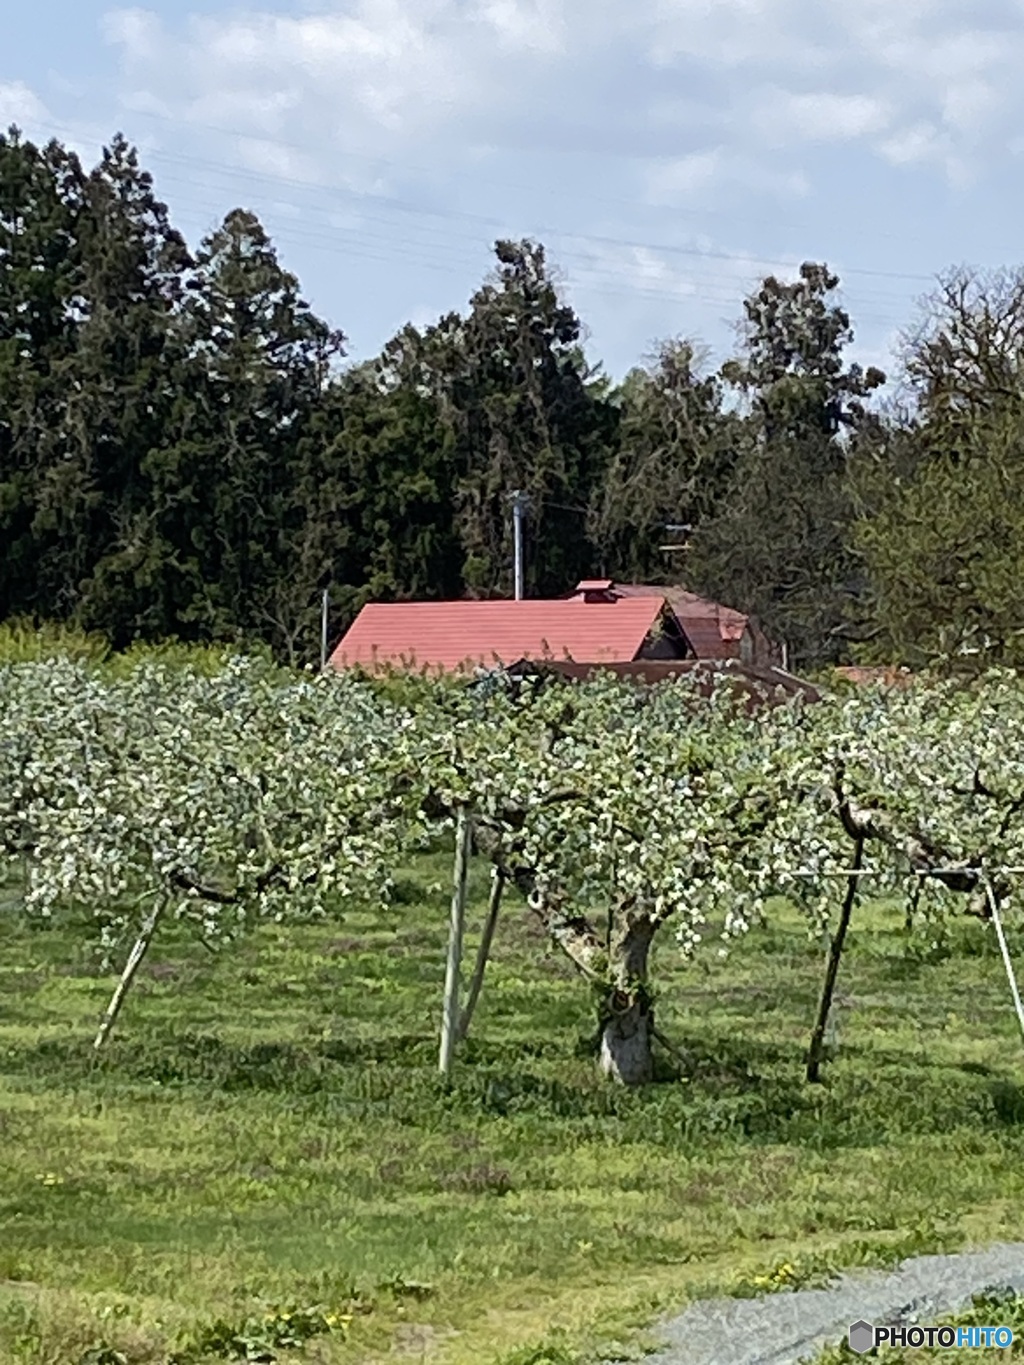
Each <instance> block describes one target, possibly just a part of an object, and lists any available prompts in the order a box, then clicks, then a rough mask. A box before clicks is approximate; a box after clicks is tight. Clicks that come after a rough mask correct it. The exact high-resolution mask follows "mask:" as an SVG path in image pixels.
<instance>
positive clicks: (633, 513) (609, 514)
mask: <svg viewBox="0 0 1024 1365" xmlns="http://www.w3.org/2000/svg"><path fill="white" fill-rule="evenodd" d="M702 360H703V357H702V355H701V352H700V350H699V349H698V347H697V346H695V345H694V343H693V342H691V341H687V340H680V341H668V342H664V343H663V344H662V345H661V347H660V348H659V350H658V353H657V355H656V357H655V359H654V362H653V364H651V365H650V366H649V367H647V368H637V369H634V370H631V371H630V373H629V374H628V375H627V376H626V379H625V380H624V382H623V384H622V387H621V390H620V391H619V394H618V402H619V407H620V411H621V420H620V428H619V439H618V448H617V450H616V451H615V453H614V455H613V457H612V459H611V460H610V462H609V465H608V469H607V472H606V475H605V478H604V480H603V481H602V483H601V485H600V487H599V488H598V489H597V490H596V491H595V496H594V499H593V502H592V507H591V519H590V526H591V536H592V538H593V540H594V543H595V545H596V546H597V548H598V553H599V557H600V563H601V567H602V571H604V572H606V573H608V574H610V575H612V576H613V577H615V578H618V579H620V580H621V581H623V582H627V581H634V582H665V581H669V580H671V579H673V578H675V577H676V575H678V574H679V572H680V571H681V567H682V566H681V565H680V564H679V563H678V562H671V561H670V560H669V557H668V555H667V554H666V553H665V552H664V551H662V550H661V549H659V546H660V545H661V544H663V543H664V537H665V527H666V525H671V524H675V525H684V526H688V527H690V528H691V529H692V528H694V527H696V526H698V525H701V524H703V523H704V522H705V521H706V520H707V519H708V518H710V517H711V516H712V515H714V513H715V512H717V511H719V510H720V508H721V505H722V499H723V497H724V495H725V493H726V491H727V490H728V487H729V484H730V479H731V476H732V473H733V470H734V468H735V464H736V456H737V449H738V442H739V435H740V423H739V420H738V418H737V417H736V415H735V414H734V413H729V412H726V411H725V410H724V409H723V405H722V398H723V386H722V382H721V380H720V378H719V377H718V376H717V375H709V374H706V373H703V372H702V368H701V365H702Z"/></svg>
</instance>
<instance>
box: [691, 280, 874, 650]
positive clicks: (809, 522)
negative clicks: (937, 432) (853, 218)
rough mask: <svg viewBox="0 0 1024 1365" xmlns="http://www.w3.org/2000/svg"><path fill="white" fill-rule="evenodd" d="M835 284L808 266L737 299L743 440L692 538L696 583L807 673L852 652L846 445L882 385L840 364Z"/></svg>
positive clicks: (846, 328)
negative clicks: (727, 479)
mask: <svg viewBox="0 0 1024 1365" xmlns="http://www.w3.org/2000/svg"><path fill="white" fill-rule="evenodd" d="M838 286H839V280H838V277H837V276H836V275H834V274H833V273H832V272H831V271H829V270H828V268H827V267H826V266H824V265H815V264H813V263H805V264H804V265H802V266H801V267H800V273H799V278H798V279H797V280H796V281H794V282H792V283H783V282H781V281H779V280H777V279H776V278H775V277H774V276H769V277H768V278H767V279H765V280H764V282H763V283H762V285H761V287H760V288H759V289H758V290H757V291H756V293H754V294H752V295H751V296H750V297H749V298H747V299H746V301H745V302H744V311H745V313H746V324H745V327H744V329H743V352H742V355H741V356H740V357H739V358H738V359H735V360H732V361H729V362H728V363H727V364H726V365H725V366H723V369H722V376H723V378H724V379H725V380H726V382H727V383H729V384H731V385H732V386H733V387H734V388H735V389H736V390H737V391H738V392H739V394H740V395H741V396H742V397H743V398H744V399H745V400H746V410H747V418H746V441H745V449H744V450H743V452H742V454H741V456H740V459H739V461H738V463H737V467H736V472H735V477H734V480H733V483H732V487H731V489H730V492H729V495H728V497H727V499H726V501H725V505H724V507H723V508H722V510H721V511H720V512H719V513H718V514H717V515H716V516H714V517H713V518H711V519H710V520H709V521H707V522H705V523H704V524H703V525H702V526H701V527H700V528H699V529H698V530H697V532H696V534H695V535H694V538H693V553H692V555H691V557H690V559H689V561H688V569H689V571H690V573H691V575H692V579H693V583H694V586H696V587H697V588H698V590H702V591H704V592H706V593H707V594H708V595H709V596H712V597H715V598H717V599H718V600H719V601H722V602H726V603H728V604H729V605H731V606H735V607H738V608H739V609H740V610H743V611H747V612H750V613H751V614H753V615H754V616H755V617H757V618H759V620H760V621H761V622H762V623H763V624H764V626H765V627H766V628H767V630H768V633H769V634H770V635H773V636H774V637H775V638H776V639H779V640H782V641H785V642H786V643H787V644H788V645H789V649H790V659H791V660H792V662H793V663H794V664H795V665H797V666H799V667H803V668H807V667H813V666H816V665H821V664H825V663H829V662H832V661H834V660H836V659H838V658H840V657H842V656H843V654H844V653H845V652H847V650H848V645H847V643H846V640H845V638H844V637H845V635H846V634H847V633H848V626H847V622H848V619H849V616H850V613H851V599H852V598H853V597H854V596H855V594H856V593H857V591H858V588H859V582H858V566H857V562H856V559H855V557H854V555H853V553H852V549H851V544H850V541H851V523H852V520H853V508H852V503H851V498H850V493H849V489H848V486H847V477H846V444H847V442H846V440H845V439H844V436H843V433H846V432H850V431H855V430H856V429H857V427H858V425H859V424H861V423H862V422H863V421H864V420H865V415H866V414H865V406H864V402H863V400H864V398H865V397H866V396H867V395H868V394H869V393H871V391H872V390H874V389H876V388H877V387H878V386H879V385H881V384H883V383H884V382H885V376H884V375H883V374H882V372H881V371H880V370H877V369H875V368H874V367H872V368H870V369H868V370H867V371H864V370H862V369H861V367H860V366H859V365H855V364H854V365H849V366H848V365H846V363H845V360H844V356H843V352H844V350H845V348H846V346H847V345H848V344H849V343H850V341H852V339H853V332H852V329H851V327H850V320H849V317H848V315H847V314H846V312H845V311H844V310H843V309H842V308H840V307H839V306H838V304H836V303H835V302H833V300H832V295H833V293H834V291H835V290H836V289H837V288H838Z"/></svg>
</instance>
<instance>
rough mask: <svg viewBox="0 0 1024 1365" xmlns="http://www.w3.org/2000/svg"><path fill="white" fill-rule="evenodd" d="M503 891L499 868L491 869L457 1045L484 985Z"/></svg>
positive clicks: (469, 1021) (464, 1033)
mask: <svg viewBox="0 0 1024 1365" xmlns="http://www.w3.org/2000/svg"><path fill="white" fill-rule="evenodd" d="M504 889H505V874H504V872H502V870H501V868H499V867H494V868H492V869H491V895H490V900H489V901H488V902H487V918H486V919H485V920H484V927H483V932H482V934H481V935H480V947H479V948H478V949H477V953H476V966H475V967H474V968H473V977H472V980H471V981H470V983H469V992H468V994H467V996H466V1004H465V1007H464V1008H463V1010H462V1013H461V1014H460V1015H459V1029H458V1033H457V1035H456V1039H455V1041H456V1042H457V1043H461V1042H462V1040H463V1038H465V1036H466V1034H467V1033H468V1032H469V1026H470V1024H471V1022H472V1020H473V1011H474V1010H475V1009H476V1002H477V1001H478V1000H479V999H480V988H481V987H482V986H483V984H484V972H485V971H486V970H487V960H488V958H489V957H490V955H491V944H492V943H493V942H494V930H495V926H496V925H497V923H498V911H499V910H500V909H501V893H502V891H503V890H504Z"/></svg>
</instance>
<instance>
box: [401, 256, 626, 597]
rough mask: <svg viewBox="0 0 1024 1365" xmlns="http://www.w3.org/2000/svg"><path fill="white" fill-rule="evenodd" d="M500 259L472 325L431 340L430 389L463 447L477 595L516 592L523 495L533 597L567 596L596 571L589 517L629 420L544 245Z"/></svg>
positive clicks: (463, 506) (467, 322) (464, 527)
mask: <svg viewBox="0 0 1024 1365" xmlns="http://www.w3.org/2000/svg"><path fill="white" fill-rule="evenodd" d="M495 254H496V256H497V259H498V266H497V269H496V271H495V272H494V274H493V275H492V276H491V278H490V279H489V280H488V281H487V282H486V283H485V284H484V285H483V287H482V288H481V289H480V290H478V292H477V293H476V294H475V295H474V296H473V298H472V300H471V304H470V311H469V314H468V316H467V317H466V318H465V319H461V318H458V317H454V316H452V317H449V318H446V319H443V320H442V322H441V323H439V324H438V326H437V328H435V329H431V330H430V332H428V334H427V337H426V338H425V341H426V347H425V352H426V364H427V369H428V371H429V370H431V369H432V371H433V372H432V373H431V374H429V376H424V378H425V379H426V383H425V385H424V387H425V388H426V389H428V390H429V391H432V392H433V393H434V395H435V398H436V400H437V401H438V403H439V410H440V412H441V415H442V419H443V420H444V421H445V422H446V423H447V424H449V425H450V427H451V428H452V430H453V431H454V433H455V437H456V440H457V443H458V445H457V449H458V457H457V458H458V465H459V471H460V476H459V483H458V490H457V504H456V507H457V512H456V517H457V521H456V524H457V526H458V529H459V534H460V536H461V539H462V544H463V550H464V565H463V578H464V581H465V584H466V589H467V591H468V592H470V593H471V594H473V595H476V596H493V595H501V596H507V595H510V594H511V589H512V563H513V555H512V517H511V508H510V502H509V496H510V494H511V493H512V492H513V491H514V490H516V489H519V490H522V491H523V492H525V493H526V494H527V496H528V498H529V500H530V504H529V505H530V513H529V520H528V528H529V539H528V554H527V556H526V585H527V592H528V594H529V595H540V596H551V595H558V594H561V593H565V592H567V591H570V590H571V589H572V587H573V586H574V585H575V583H576V581H577V580H578V579H579V578H580V577H581V576H582V575H584V574H586V573H589V572H592V570H593V568H594V567H595V554H594V549H593V547H592V545H591V544H590V542H589V540H588V538H587V532H586V518H587V512H588V508H589V504H590V501H591V498H592V496H593V492H594V489H595V488H596V487H597V485H598V484H599V483H600V481H601V479H602V478H603V476H604V471H605V466H606V464H607V461H608V459H609V456H610V453H611V448H612V445H613V442H614V439H615V428H616V422H617V413H616V411H615V409H614V407H613V405H612V404H611V403H609V402H608V401H607V400H605V399H604V398H602V396H601V395H600V392H599V389H598V386H596V385H595V384H594V382H593V381H594V374H593V372H592V371H591V370H589V369H588V367H587V365H586V362H585V360H584V358H583V355H582V351H581V348H580V345H579V340H580V333H581V326H580V322H579V319H578V318H577V316H576V314H575V313H574V312H573V310H572V309H571V308H570V307H568V306H567V305H566V304H564V303H562V302H561V300H560V299H559V296H558V291H557V288H556V286H555V284H554V282H553V281H552V279H551V277H550V274H549V272H548V268H547V264H546V260H545V255H544V249H543V247H542V246H540V245H538V244H536V243H533V242H529V241H523V242H508V241H501V242H498V243H496V245H495ZM421 358H422V357H421Z"/></svg>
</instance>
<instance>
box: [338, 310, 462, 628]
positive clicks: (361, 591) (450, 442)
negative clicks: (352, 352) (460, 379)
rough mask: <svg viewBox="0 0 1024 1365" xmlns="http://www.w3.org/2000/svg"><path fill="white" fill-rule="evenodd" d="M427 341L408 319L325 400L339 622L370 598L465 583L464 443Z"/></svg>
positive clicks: (417, 594)
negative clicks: (457, 517)
mask: <svg viewBox="0 0 1024 1365" xmlns="http://www.w3.org/2000/svg"><path fill="white" fill-rule="evenodd" d="M422 348H423V338H422V337H421V336H420V335H419V333H418V332H417V331H416V330H415V329H414V328H413V327H411V326H410V327H406V328H405V329H403V331H402V332H401V333H399V335H398V336H396V337H395V338H394V339H393V340H392V341H390V342H389V343H388V344H387V346H386V347H385V349H384V351H383V353H382V354H381V356H380V357H378V359H377V360H375V361H370V362H368V363H366V364H363V365H360V366H357V367H355V368H353V369H351V370H349V371H348V372H347V373H346V374H345V375H344V376H342V378H341V379H340V380H339V381H337V382H336V383H334V384H332V385H331V388H330V390H329V391H328V393H327V394H325V397H324V401H323V403H322V405H321V412H320V417H319V419H318V423H317V432H316V435H317V437H318V438H319V450H320V454H319V461H320V464H321V467H322V473H321V476H320V480H319V482H320V489H321V496H320V503H319V505H320V506H321V508H322V512H321V514H320V515H319V517H318V524H319V526H320V528H321V530H320V540H321V543H322V544H323V545H324V547H325V552H326V554H327V556H328V557H329V558H330V561H331V564H332V577H331V598H332V601H333V602H334V604H335V613H334V614H332V625H333V626H335V627H339V626H344V625H345V623H346V622H347V621H349V620H350V619H351V618H352V616H353V615H354V614H355V613H356V612H357V611H358V610H359V608H360V607H361V606H362V605H363V604H364V603H366V602H368V601H401V600H409V599H416V598H452V597H458V596H459V595H460V593H461V591H462V577H461V568H462V553H461V542H460V540H459V537H458V534H457V532H456V530H455V526H454V513H455V488H456V480H457V474H458V471H457V468H456V462H455V446H456V441H455V436H454V433H453V431H452V428H451V426H450V425H448V424H446V423H445V422H444V421H443V420H442V418H441V413H440V410H439V405H438V402H437V400H436V397H435V392H434V388H433V387H431V386H429V385H426V384H424V383H422V382H419V381H418V380H417V377H416V372H417V366H418V364H419V359H418V357H419V356H420V353H421V350H422ZM431 378H433V376H431Z"/></svg>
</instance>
